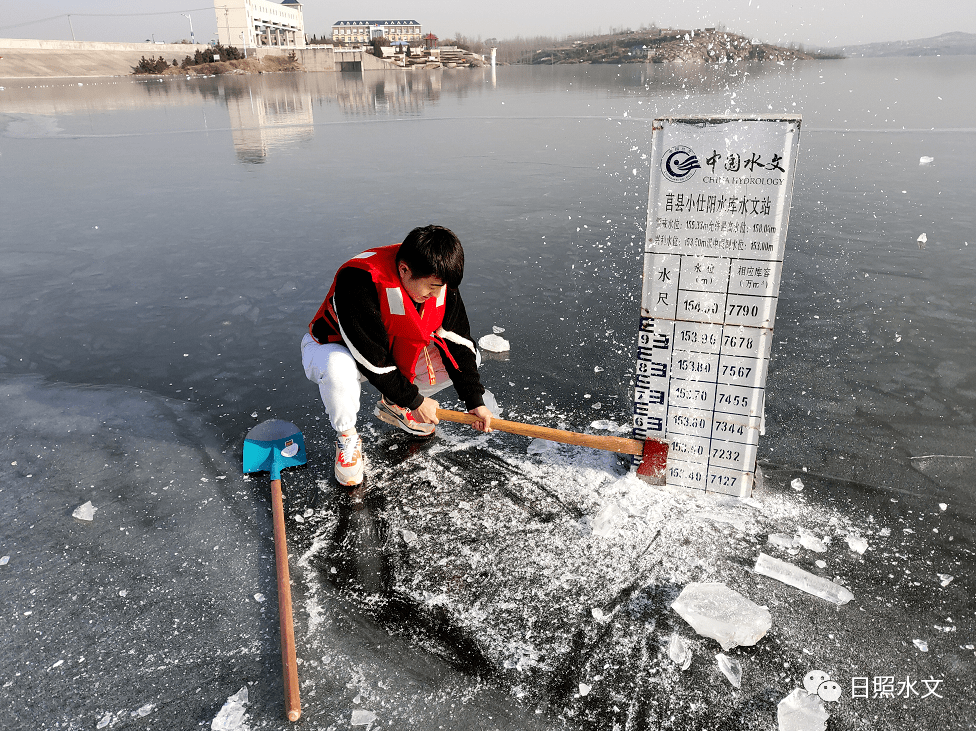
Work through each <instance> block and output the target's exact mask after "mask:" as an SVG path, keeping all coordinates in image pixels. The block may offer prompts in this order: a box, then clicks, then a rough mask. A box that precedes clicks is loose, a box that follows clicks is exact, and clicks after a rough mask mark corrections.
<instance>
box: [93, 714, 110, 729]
mask: <svg viewBox="0 0 976 731" xmlns="http://www.w3.org/2000/svg"><path fill="white" fill-rule="evenodd" d="M113 718H114V716H113V715H112V714H111V713H106V714H105V715H104V716H102V717H101V718H100V719H98V723H97V724H95V728H105V727H106V726H108V725H109V724H110V723H112V719H113Z"/></svg>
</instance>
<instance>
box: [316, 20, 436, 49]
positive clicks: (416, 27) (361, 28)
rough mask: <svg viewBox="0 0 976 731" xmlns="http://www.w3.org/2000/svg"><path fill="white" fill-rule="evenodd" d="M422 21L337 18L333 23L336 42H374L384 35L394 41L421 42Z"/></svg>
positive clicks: (390, 43)
mask: <svg viewBox="0 0 976 731" xmlns="http://www.w3.org/2000/svg"><path fill="white" fill-rule="evenodd" d="M420 33H421V30H420V23H418V22H417V21H416V20H337V21H336V22H335V23H333V24H332V40H333V42H335V43H372V41H373V39H374V38H379V37H381V36H382V37H383V38H386V40H387V41H388V42H389V45H393V44H394V43H410V44H411V45H412V44H414V43H418V44H419V43H420Z"/></svg>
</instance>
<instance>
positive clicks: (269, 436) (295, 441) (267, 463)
mask: <svg viewBox="0 0 976 731" xmlns="http://www.w3.org/2000/svg"><path fill="white" fill-rule="evenodd" d="M296 447H297V450H296ZM306 461H307V460H306V457H305V439H304V438H303V437H302V433H301V431H299V429H298V427H297V426H295V425H294V424H292V423H291V422H289V421H282V420H281V419H268V420H267V421H262V422H261V423H260V424H258V425H257V426H256V427H254V428H253V429H251V431H249V432H248V433H247V436H246V437H245V438H244V472H245V473H248V472H270V473H271V479H272V480H280V479H281V471H282V470H283V469H285V468H286V467H298V466H299V465H303V464H305V462H306Z"/></svg>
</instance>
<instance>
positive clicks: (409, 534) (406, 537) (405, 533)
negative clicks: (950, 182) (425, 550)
mask: <svg viewBox="0 0 976 731" xmlns="http://www.w3.org/2000/svg"><path fill="white" fill-rule="evenodd" d="M400 535H401V536H402V537H403V542H404V543H406V544H407V545H408V546H409V545H410V544H411V543H415V542H416V541H417V534H416V533H414V532H413V531H412V530H407V529H406V528H401V529H400Z"/></svg>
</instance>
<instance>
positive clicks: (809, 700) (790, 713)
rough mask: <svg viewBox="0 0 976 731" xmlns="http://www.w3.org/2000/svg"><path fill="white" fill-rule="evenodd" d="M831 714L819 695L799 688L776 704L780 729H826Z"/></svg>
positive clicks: (822, 730)
mask: <svg viewBox="0 0 976 731" xmlns="http://www.w3.org/2000/svg"><path fill="white" fill-rule="evenodd" d="M828 718H830V714H829V713H827V711H826V710H825V709H824V704H823V701H822V700H820V698H819V697H818V696H815V695H810V694H809V693H807V692H806V691H805V690H803V688H797V689H796V690H794V691H793V692H792V693H790V694H789V695H788V696H786V697H785V698H784V699H783V700H781V701H780V702H779V705H777V706H776V719H777V721H778V722H779V731H824V729H825V728H827V719H828Z"/></svg>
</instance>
